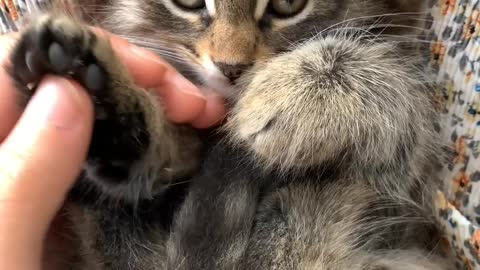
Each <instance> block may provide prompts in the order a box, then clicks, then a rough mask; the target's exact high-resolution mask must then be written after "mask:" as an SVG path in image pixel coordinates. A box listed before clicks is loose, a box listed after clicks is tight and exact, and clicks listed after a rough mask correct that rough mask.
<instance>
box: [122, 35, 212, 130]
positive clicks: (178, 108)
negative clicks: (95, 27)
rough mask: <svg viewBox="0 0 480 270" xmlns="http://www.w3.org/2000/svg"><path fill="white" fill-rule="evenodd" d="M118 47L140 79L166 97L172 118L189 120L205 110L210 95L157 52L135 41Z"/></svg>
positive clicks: (133, 74) (163, 97) (183, 121)
mask: <svg viewBox="0 0 480 270" xmlns="http://www.w3.org/2000/svg"><path fill="white" fill-rule="evenodd" d="M119 44H123V43H119ZM119 46H123V45H119ZM114 47H115V45H114ZM116 51H117V53H118V55H119V56H120V58H121V59H122V61H124V62H125V63H126V65H127V67H128V69H129V72H130V73H131V74H132V76H133V77H134V78H135V80H136V83H137V84H139V85H140V86H142V87H144V88H147V89H153V90H155V94H157V95H159V96H160V97H161V98H162V102H163V103H164V104H163V105H165V109H166V113H167V116H168V118H169V119H170V120H172V121H173V122H177V123H189V122H191V121H192V120H194V119H196V118H198V115H199V114H200V113H201V112H203V110H204V109H205V105H206V98H205V96H204V95H203V94H202V92H201V91H200V89H198V88H197V87H196V86H195V85H193V84H192V83H191V82H190V81H188V80H187V79H185V78H184V77H183V76H182V75H181V74H180V73H179V72H178V71H176V70H175V69H174V68H173V67H172V66H170V65H168V64H167V63H166V62H165V61H163V60H161V59H160V58H159V57H158V56H157V55H156V54H154V53H152V52H150V51H147V50H145V49H141V48H138V47H135V46H133V45H129V46H128V49H123V50H122V49H121V48H117V49H116Z"/></svg>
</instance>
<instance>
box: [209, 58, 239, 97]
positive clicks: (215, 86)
mask: <svg viewBox="0 0 480 270" xmlns="http://www.w3.org/2000/svg"><path fill="white" fill-rule="evenodd" d="M201 66H202V70H201V71H200V77H201V78H202V81H203V84H204V86H205V87H207V88H208V89H211V90H213V91H214V92H215V93H216V94H218V95H221V96H222V97H224V98H226V99H233V98H235V96H236V95H237V94H238V93H237V92H238V91H237V87H236V84H235V82H232V81H231V80H230V79H228V78H227V77H226V76H225V75H223V74H222V72H221V71H220V70H219V69H218V68H217V66H216V65H215V64H214V63H213V62H212V61H211V60H210V59H205V60H204V61H202V64H201Z"/></svg>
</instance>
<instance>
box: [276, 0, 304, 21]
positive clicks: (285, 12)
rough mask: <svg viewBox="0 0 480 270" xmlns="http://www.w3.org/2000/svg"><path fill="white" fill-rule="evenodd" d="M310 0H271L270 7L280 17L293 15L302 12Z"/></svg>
mask: <svg viewBox="0 0 480 270" xmlns="http://www.w3.org/2000/svg"><path fill="white" fill-rule="evenodd" d="M307 1H308V0H271V1H270V5H269V9H270V11H271V12H272V14H273V15H276V16H278V17H292V16H295V15H297V14H298V13H300V12H302V10H303V9H304V8H305V6H306V5H307Z"/></svg>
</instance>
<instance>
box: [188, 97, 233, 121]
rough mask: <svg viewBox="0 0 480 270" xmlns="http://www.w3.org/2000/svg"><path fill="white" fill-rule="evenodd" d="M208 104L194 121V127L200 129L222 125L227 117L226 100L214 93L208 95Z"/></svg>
mask: <svg viewBox="0 0 480 270" xmlns="http://www.w3.org/2000/svg"><path fill="white" fill-rule="evenodd" d="M206 97H207V104H206V105H205V108H204V110H203V112H202V113H200V114H199V115H198V116H197V118H196V119H195V120H193V121H192V126H193V127H195V128H199V129H204V128H210V127H213V126H216V125H220V124H222V123H223V121H224V120H225V119H226V117H227V110H226V108H225V103H224V99H223V98H222V97H221V96H219V95H216V94H214V93H212V92H207V93H206Z"/></svg>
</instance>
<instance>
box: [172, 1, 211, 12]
mask: <svg viewBox="0 0 480 270" xmlns="http://www.w3.org/2000/svg"><path fill="white" fill-rule="evenodd" d="M173 2H174V3H175V4H176V5H177V6H179V7H181V8H184V9H191V10H194V9H201V8H204V7H205V0H173Z"/></svg>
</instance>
